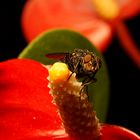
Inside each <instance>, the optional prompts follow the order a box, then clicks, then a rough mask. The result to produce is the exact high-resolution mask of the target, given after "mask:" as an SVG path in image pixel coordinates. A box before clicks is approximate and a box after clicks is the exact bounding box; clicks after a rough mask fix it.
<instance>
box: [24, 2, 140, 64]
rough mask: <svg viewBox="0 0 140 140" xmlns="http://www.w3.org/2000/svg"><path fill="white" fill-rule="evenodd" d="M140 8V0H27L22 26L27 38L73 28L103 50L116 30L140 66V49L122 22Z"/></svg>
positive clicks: (130, 54)
mask: <svg viewBox="0 0 140 140" xmlns="http://www.w3.org/2000/svg"><path fill="white" fill-rule="evenodd" d="M139 11H140V1H139V0H61V1H60V0H32V1H30V0H28V1H27V2H26V4H25V7H24V9H23V13H22V28H23V33H24V35H25V37H26V39H27V40H28V41H31V40H32V39H33V38H35V37H36V36H37V35H38V34H40V33H41V32H43V31H45V30H48V29H52V28H68V29H73V30H76V31H79V32H80V33H82V34H83V35H85V36H86V37H87V38H89V39H90V40H91V41H92V42H93V44H94V45H95V46H96V47H97V48H98V49H99V50H100V51H101V52H104V51H105V50H106V49H107V47H108V46H109V43H110V42H111V38H112V34H113V33H114V32H116V33H117V35H118V37H119V39H120V42H121V43H122V47H123V48H124V50H125V51H126V53H127V54H128V55H129V56H130V57H131V58H132V60H133V61H134V63H136V65H137V66H138V67H140V57H139V56H140V51H139V49H138V47H137V46H136V45H135V43H134V41H133V40H132V38H131V37H130V34H129V32H128V30H127V28H126V26H125V25H124V23H123V22H122V21H123V20H125V19H128V18H131V17H133V16H135V15H137V14H139Z"/></svg>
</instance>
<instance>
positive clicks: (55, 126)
mask: <svg viewBox="0 0 140 140" xmlns="http://www.w3.org/2000/svg"><path fill="white" fill-rule="evenodd" d="M48 76H49V72H48V69H47V68H46V66H44V65H43V64H41V63H39V62H36V61H34V60H30V59H12V60H8V61H5V62H1V63H0V139H1V140H55V139H56V140H58V139H59V140H74V139H75V138H74V137H73V138H71V137H70V136H69V135H68V134H67V133H66V132H65V129H64V128H63V126H62V123H61V119H60V116H59V115H58V113H57V106H56V105H55V104H54V103H53V96H52V95H51V94H50V93H49V92H50V88H48V84H49V80H48V78H47V77H48ZM77 131H78V130H77ZM83 135H84V134H83ZM128 139H130V140H139V139H140V137H139V136H138V135H136V134H135V133H133V132H131V131H129V130H127V129H125V128H123V127H120V126H116V125H107V124H101V136H100V137H99V140H128Z"/></svg>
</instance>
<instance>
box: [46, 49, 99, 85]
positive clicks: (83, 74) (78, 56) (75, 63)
mask: <svg viewBox="0 0 140 140" xmlns="http://www.w3.org/2000/svg"><path fill="white" fill-rule="evenodd" d="M46 57H48V58H52V59H57V60H60V61H62V62H64V63H66V64H67V65H68V68H69V69H70V71H71V72H72V73H76V77H77V78H78V79H82V83H83V87H87V85H89V84H91V83H93V82H96V78H95V74H96V73H97V71H98V70H99V69H100V67H101V59H100V58H99V57H97V56H96V55H95V53H93V52H90V51H88V50H86V49H85V50H83V49H74V51H73V52H71V53H50V54H47V55H46Z"/></svg>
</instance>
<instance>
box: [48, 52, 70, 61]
mask: <svg viewBox="0 0 140 140" xmlns="http://www.w3.org/2000/svg"><path fill="white" fill-rule="evenodd" d="M67 54H68V53H48V54H46V57H47V58H50V59H54V60H63V59H64V57H65V56H66V55H67Z"/></svg>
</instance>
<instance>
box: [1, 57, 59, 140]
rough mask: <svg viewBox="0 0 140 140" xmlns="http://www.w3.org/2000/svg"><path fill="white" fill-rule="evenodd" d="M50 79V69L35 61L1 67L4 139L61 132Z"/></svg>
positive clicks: (16, 62) (9, 63)
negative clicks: (50, 91) (49, 86)
mask: <svg viewBox="0 0 140 140" xmlns="http://www.w3.org/2000/svg"><path fill="white" fill-rule="evenodd" d="M47 77H48V71H47V69H46V68H44V67H43V66H42V64H40V63H38V62H35V61H33V60H22V59H14V60H9V61H5V62H2V63H0V110H1V112H0V138H3V139H4V140H6V139H7V140H8V139H10V140H11V139H12V138H13V139H14V140H15V139H20V138H21V137H23V138H26V137H30V136H38V135H39V134H40V133H41V132H44V131H46V132H47V131H53V130H56V129H60V127H61V121H60V118H59V116H58V114H57V112H56V106H55V105H54V104H53V103H52V96H51V95H50V94H49V88H48V80H47ZM39 132H40V133H39Z"/></svg>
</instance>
